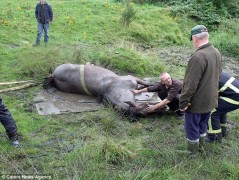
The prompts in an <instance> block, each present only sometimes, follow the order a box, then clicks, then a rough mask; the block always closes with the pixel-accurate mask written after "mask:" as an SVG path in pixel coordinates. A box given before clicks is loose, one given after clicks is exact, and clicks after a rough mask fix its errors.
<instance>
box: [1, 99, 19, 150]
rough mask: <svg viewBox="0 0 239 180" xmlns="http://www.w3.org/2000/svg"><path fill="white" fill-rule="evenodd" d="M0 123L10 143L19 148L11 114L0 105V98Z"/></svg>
mask: <svg viewBox="0 0 239 180" xmlns="http://www.w3.org/2000/svg"><path fill="white" fill-rule="evenodd" d="M0 121H1V123H2V125H3V127H4V128H5V129H6V133H7V136H8V138H9V140H10V143H11V145H12V146H14V147H19V145H20V143H19V139H18V132H17V126H16V124H15V122H14V120H13V118H12V115H11V113H10V112H9V110H8V109H7V107H6V106H4V105H3V103H2V98H1V97H0Z"/></svg>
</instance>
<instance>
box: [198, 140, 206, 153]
mask: <svg viewBox="0 0 239 180" xmlns="http://www.w3.org/2000/svg"><path fill="white" fill-rule="evenodd" d="M204 145H205V136H200V137H199V151H204Z"/></svg>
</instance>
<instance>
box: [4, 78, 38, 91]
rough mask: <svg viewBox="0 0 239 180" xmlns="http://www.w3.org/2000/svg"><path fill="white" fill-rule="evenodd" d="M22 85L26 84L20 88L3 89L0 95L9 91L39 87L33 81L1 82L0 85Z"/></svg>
mask: <svg viewBox="0 0 239 180" xmlns="http://www.w3.org/2000/svg"><path fill="white" fill-rule="evenodd" d="M21 83H25V84H22V85H20V86H15V87H10V88H5V89H1V90H0V93H2V92H7V91H15V90H19V89H24V88H27V87H31V86H36V85H37V83H35V82H33V81H31V80H30V81H14V82H0V85H11V84H21Z"/></svg>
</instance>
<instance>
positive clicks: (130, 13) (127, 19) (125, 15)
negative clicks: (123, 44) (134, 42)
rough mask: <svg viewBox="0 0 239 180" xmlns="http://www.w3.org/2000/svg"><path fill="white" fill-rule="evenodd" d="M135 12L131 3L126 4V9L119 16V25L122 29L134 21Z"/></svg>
mask: <svg viewBox="0 0 239 180" xmlns="http://www.w3.org/2000/svg"><path fill="white" fill-rule="evenodd" d="M135 14H136V11H135V9H134V7H133V3H131V2H130V1H127V2H126V7H125V9H124V10H123V12H122V14H121V18H120V20H121V23H122V24H123V26H124V27H126V28H128V27H129V24H130V23H131V22H132V21H133V20H134V17H135Z"/></svg>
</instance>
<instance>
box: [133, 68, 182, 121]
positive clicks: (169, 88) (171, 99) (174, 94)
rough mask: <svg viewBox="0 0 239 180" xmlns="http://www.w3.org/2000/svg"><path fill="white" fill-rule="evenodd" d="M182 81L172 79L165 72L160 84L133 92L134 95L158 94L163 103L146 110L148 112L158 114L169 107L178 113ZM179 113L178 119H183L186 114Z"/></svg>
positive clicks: (150, 106) (161, 76)
mask: <svg viewBox="0 0 239 180" xmlns="http://www.w3.org/2000/svg"><path fill="white" fill-rule="evenodd" d="M182 85H183V83H182V81H180V80H177V79H174V78H171V76H170V75H169V74H168V73H166V72H164V73H162V74H161V75H160V82H157V83H155V84H154V85H153V86H149V87H146V88H143V89H140V90H133V92H134V93H136V94H137V93H143V92H157V93H158V96H159V98H160V99H161V100H162V101H161V102H159V103H157V104H155V105H149V107H148V108H146V111H147V112H150V113H151V112H157V110H159V109H164V108H165V106H166V105H167V106H169V108H170V110H172V111H176V110H178V109H179V95H180V93H181V89H182ZM176 112H177V117H179V118H180V117H182V116H183V115H184V113H181V112H180V111H176Z"/></svg>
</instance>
